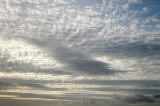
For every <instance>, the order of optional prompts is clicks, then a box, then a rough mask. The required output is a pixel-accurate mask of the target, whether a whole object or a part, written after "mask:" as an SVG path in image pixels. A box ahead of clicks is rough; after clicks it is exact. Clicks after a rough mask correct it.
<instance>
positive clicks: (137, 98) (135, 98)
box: [125, 95, 155, 104]
mask: <svg viewBox="0 0 160 106" xmlns="http://www.w3.org/2000/svg"><path fill="white" fill-rule="evenodd" d="M125 101H126V102H128V103H132V104H136V103H140V102H147V103H153V102H155V100H154V99H153V98H152V97H149V96H144V95H135V96H130V97H127V98H126V99H125Z"/></svg>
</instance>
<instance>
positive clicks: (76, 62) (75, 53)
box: [25, 38, 122, 75]
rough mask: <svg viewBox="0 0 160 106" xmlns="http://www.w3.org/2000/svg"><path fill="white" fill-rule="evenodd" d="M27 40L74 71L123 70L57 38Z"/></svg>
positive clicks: (105, 73)
mask: <svg viewBox="0 0 160 106" xmlns="http://www.w3.org/2000/svg"><path fill="white" fill-rule="evenodd" d="M25 40H27V41H29V42H30V43H32V44H34V45H37V46H39V47H40V48H42V49H44V50H46V52H47V53H48V54H49V55H50V56H52V57H53V58H55V59H56V60H58V61H59V62H60V63H62V64H64V65H65V66H64V70H70V71H72V72H73V73H74V72H79V73H81V74H90V75H107V74H113V73H115V72H122V71H121V70H115V69H112V68H111V67H110V66H109V64H107V63H104V62H101V61H97V60H95V59H94V58H93V57H92V56H91V55H89V54H87V53H86V52H85V51H83V50H81V49H76V48H72V47H68V46H67V45H65V43H63V44H61V42H62V41H59V40H58V39H55V38H47V39H46V38H43V39H35V38H30V39H28V38H27V39H25Z"/></svg>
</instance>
